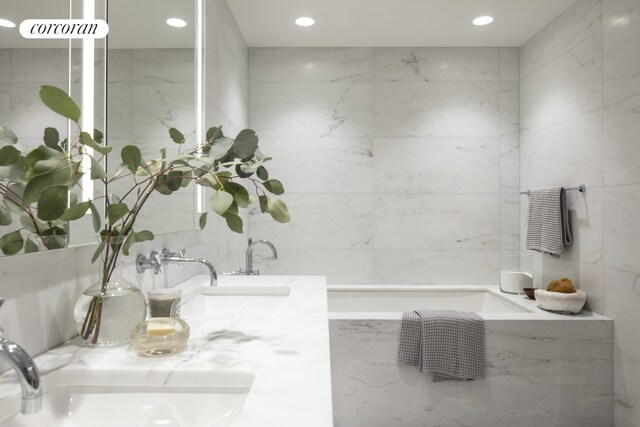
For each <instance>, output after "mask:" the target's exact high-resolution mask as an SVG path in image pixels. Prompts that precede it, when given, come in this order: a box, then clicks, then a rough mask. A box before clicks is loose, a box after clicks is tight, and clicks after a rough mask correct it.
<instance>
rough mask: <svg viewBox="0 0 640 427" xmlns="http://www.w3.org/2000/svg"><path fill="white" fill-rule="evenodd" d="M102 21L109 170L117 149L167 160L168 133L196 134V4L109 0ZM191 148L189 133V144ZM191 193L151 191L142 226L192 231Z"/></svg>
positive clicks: (172, 150) (171, 149) (170, 149)
mask: <svg viewBox="0 0 640 427" xmlns="http://www.w3.org/2000/svg"><path fill="white" fill-rule="evenodd" d="M107 17H108V22H109V28H110V30H109V36H108V49H107V85H106V88H107V126H106V129H105V140H106V141H107V144H108V145H109V146H111V147H113V151H112V152H111V154H109V158H108V165H107V168H108V171H109V172H110V173H113V172H114V171H115V170H116V168H117V167H118V165H119V164H120V162H121V160H120V152H121V150H122V147H124V146H126V145H135V146H137V147H138V148H139V149H140V151H141V152H142V156H143V158H157V157H159V153H160V150H161V149H162V148H166V149H167V155H168V156H169V157H172V156H173V155H176V154H177V153H178V150H179V149H180V146H179V145H176V144H174V143H173V142H172V141H171V138H170V137H169V129H170V128H172V127H175V128H177V129H179V130H181V131H182V132H183V133H184V134H185V135H187V134H189V133H193V132H194V131H195V129H196V120H197V115H196V96H195V95H196V80H195V75H196V72H195V70H196V66H195V64H196V55H195V53H196V50H195V42H196V7H195V0H188V1H180V2H176V1H174V0H136V1H133V2H132V1H130V0H108V3H107ZM168 19H173V21H169V23H168V21H167V20H168ZM169 24H172V25H169ZM195 142H196V138H195V135H193V134H192V135H191V136H190V137H189V138H188V139H187V143H186V144H190V143H193V144H195ZM182 150H183V151H184V147H183V148H182ZM195 187H196V186H191V187H189V188H185V189H184V190H183V191H180V192H177V193H174V194H172V195H171V196H164V195H162V194H160V193H154V194H153V195H152V196H151V198H150V199H149V201H148V202H147V206H146V207H145V209H144V210H143V212H142V213H141V215H144V216H143V217H141V218H139V220H141V222H140V223H139V224H140V227H141V228H144V229H149V230H153V232H154V234H156V235H157V234H163V233H170V232H176V231H184V230H192V229H194V227H195V219H196V195H195V192H196V188H195ZM112 191H113V192H114V193H115V194H118V191H119V188H118V187H117V186H113V188H112ZM74 225H75V224H74Z"/></svg>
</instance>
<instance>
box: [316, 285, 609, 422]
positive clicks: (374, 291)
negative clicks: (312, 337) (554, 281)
mask: <svg viewBox="0 0 640 427" xmlns="http://www.w3.org/2000/svg"><path fill="white" fill-rule="evenodd" d="M328 303H329V312H330V313H329V319H330V320H329V324H330V334H331V368H332V383H333V405H334V419H335V426H336V427H359V426H362V427H365V426H366V427H393V426H397V427H408V426H410V427H419V426H429V427H438V426H472V427H483V426H487V427H496V426H514V427H538V426H539V427H543V426H544V427H547V426H563V427H564V426H569V427H573V426H576V427H577V426H581V427H585V426H593V427H601V426H609V425H610V424H611V420H612V417H613V416H612V411H613V361H612V360H613V348H612V334H613V322H612V321H611V320H610V319H608V318H605V317H603V316H599V315H597V314H594V313H591V312H589V311H583V312H582V313H581V314H579V315H576V316H564V315H559V314H553V313H548V312H545V311H542V310H540V309H538V308H537V307H536V305H535V301H530V300H528V299H526V297H524V296H518V295H515V296H514V295H507V294H503V293H501V292H500V291H499V290H498V288H497V287H486V286H466V287H460V286H457V287H452V286H421V285H385V286H355V285H344V286H342V285H329V287H328ZM414 309H453V310H465V311H475V312H477V313H478V314H479V315H480V316H481V317H482V318H483V319H484V320H485V331H486V352H487V353H486V356H487V376H486V378H485V379H484V380H480V381H445V382H432V380H431V377H430V375H428V374H423V373H419V372H418V371H417V369H416V368H415V367H408V366H398V364H397V362H396V356H397V349H398V334H399V330H400V321H401V318H402V312H403V311H408V310H414Z"/></svg>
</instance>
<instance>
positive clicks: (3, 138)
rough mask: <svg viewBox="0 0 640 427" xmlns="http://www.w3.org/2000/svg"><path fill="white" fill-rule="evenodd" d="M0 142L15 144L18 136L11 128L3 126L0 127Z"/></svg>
mask: <svg viewBox="0 0 640 427" xmlns="http://www.w3.org/2000/svg"><path fill="white" fill-rule="evenodd" d="M0 142H6V143H7V144H15V143H17V142H18V137H17V136H16V134H15V133H14V132H13V131H12V130H11V129H9V128H7V127H4V126H3V127H0Z"/></svg>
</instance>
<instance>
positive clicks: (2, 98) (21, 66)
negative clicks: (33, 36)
mask: <svg viewBox="0 0 640 427" xmlns="http://www.w3.org/2000/svg"><path fill="white" fill-rule="evenodd" d="M70 8H71V3H70V1H69V0H50V1H47V2H42V1H40V0H21V1H12V2H4V4H3V7H2V10H1V12H0V15H1V16H0V18H3V19H6V20H9V21H11V22H12V23H14V24H15V27H5V26H2V27H0V127H6V128H9V129H11V130H13V131H14V132H15V134H16V136H17V137H18V141H17V143H18V145H17V146H16V147H18V148H19V151H21V152H23V153H27V152H29V151H31V150H33V149H35V148H36V147H37V146H39V145H41V144H42V142H43V134H44V129H45V128H46V127H53V128H56V129H57V130H58V132H59V134H60V138H61V139H64V138H66V137H67V135H68V127H67V120H65V119H64V118H62V117H61V116H59V115H57V114H55V113H53V112H52V111H50V110H49V109H47V108H46V107H45V106H44V105H43V104H42V102H41V101H40V98H39V95H38V92H39V89H40V86H41V85H43V84H47V85H54V86H58V87H60V88H63V89H64V90H67V91H70V92H74V91H76V90H78V88H77V86H76V84H75V82H77V81H78V80H79V76H78V75H75V76H74V83H73V84H72V83H71V80H70V74H72V69H71V67H70V64H71V62H72V61H71V59H72V58H71V55H70V49H69V47H70V46H69V42H68V41H67V40H26V39H24V38H22V36H20V33H19V32H18V26H19V25H20V22H22V21H23V20H24V19H29V18H35V17H36V16H34V13H35V11H37V14H38V16H37V17H38V18H49V19H54V18H57V19H65V18H69V13H70ZM0 144H1V145H2V147H3V148H4V147H5V146H7V145H11V144H9V143H7V142H6V140H5V141H3V142H0ZM7 150H10V149H7ZM3 163H6V161H3ZM0 175H1V176H0V178H1V179H2V180H1V181H0V193H1V196H2V202H1V203H0V236H1V237H0V246H1V247H2V252H3V253H4V254H6V255H9V254H14V253H23V252H25V244H24V242H29V243H28V244H27V246H26V251H27V252H33V251H39V250H47V249H57V248H61V247H64V246H65V245H66V243H67V235H68V233H67V226H66V223H64V222H62V221H58V222H56V223H52V224H45V225H44V226H43V227H39V226H38V223H37V220H36V219H35V218H33V219H31V218H30V217H29V216H28V215H25V214H24V212H25V209H20V207H19V206H18V205H17V204H16V203H15V201H16V200H19V199H18V198H19V197H20V196H21V194H22V193H21V191H22V184H20V183H18V182H16V181H19V180H18V179H11V177H12V176H13V177H15V176H18V175H20V174H19V173H18V171H17V170H16V168H13V170H12V166H6V165H5V166H0ZM22 175H24V174H22ZM9 182H13V184H11V185H9V184H8V183H9ZM45 228H46V230H47V231H48V232H49V235H47V234H45V232H44V231H43V229H45ZM20 241H22V244H19V243H20Z"/></svg>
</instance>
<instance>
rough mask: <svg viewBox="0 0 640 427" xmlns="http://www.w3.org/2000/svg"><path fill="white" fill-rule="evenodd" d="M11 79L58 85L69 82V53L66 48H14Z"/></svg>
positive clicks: (18, 81)
mask: <svg viewBox="0 0 640 427" xmlns="http://www.w3.org/2000/svg"><path fill="white" fill-rule="evenodd" d="M11 81H13V82H15V83H37V84H45V83H44V82H51V84H55V85H57V86H60V85H63V87H65V88H66V85H67V84H68V82H69V54H68V52H67V50H66V49H12V50H11Z"/></svg>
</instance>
